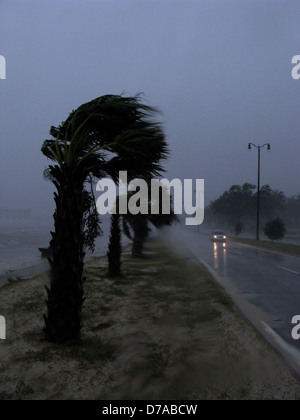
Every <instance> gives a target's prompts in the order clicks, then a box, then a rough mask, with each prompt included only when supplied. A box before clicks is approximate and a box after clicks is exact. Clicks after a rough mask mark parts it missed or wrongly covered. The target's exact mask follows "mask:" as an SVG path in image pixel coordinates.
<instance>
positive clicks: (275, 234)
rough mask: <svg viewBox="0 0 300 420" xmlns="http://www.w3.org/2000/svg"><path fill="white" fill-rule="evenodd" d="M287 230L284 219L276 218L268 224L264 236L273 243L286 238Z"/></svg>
mask: <svg viewBox="0 0 300 420" xmlns="http://www.w3.org/2000/svg"><path fill="white" fill-rule="evenodd" d="M285 232H286V229H285V224H284V222H283V220H282V219H280V218H279V217H276V218H275V219H273V220H271V221H269V222H268V223H266V225H265V227H264V234H265V235H266V236H267V237H268V238H269V239H270V240H271V241H272V242H273V241H278V240H280V239H283V238H284V235H285Z"/></svg>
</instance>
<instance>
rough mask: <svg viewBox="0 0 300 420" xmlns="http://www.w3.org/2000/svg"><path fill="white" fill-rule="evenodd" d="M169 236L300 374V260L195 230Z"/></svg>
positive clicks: (177, 230)
mask: <svg viewBox="0 0 300 420" xmlns="http://www.w3.org/2000/svg"><path fill="white" fill-rule="evenodd" d="M167 236H168V240H170V241H171V242H172V244H173V245H174V244H177V245H176V246H177V247H178V249H180V250H182V249H185V251H186V252H187V253H190V254H191V255H192V256H193V257H195V258H198V259H199V260H201V261H203V262H204V263H205V264H206V265H207V267H208V268H209V269H210V271H211V272H212V274H214V275H215V276H216V277H217V279H218V280H219V281H220V283H221V284H222V285H223V286H224V287H225V288H226V289H227V291H228V292H229V294H230V295H231V296H232V297H233V299H234V301H235V302H236V304H237V306H238V307H239V308H240V310H241V311H242V312H243V313H244V314H245V315H246V316H247V318H248V319H249V320H250V321H251V322H252V323H253V324H254V325H255V327H256V328H257V329H258V330H259V331H260V332H261V333H263V334H264V336H265V337H266V338H267V339H268V341H270V342H271V344H272V345H273V346H274V347H275V348H276V349H277V350H278V351H279V352H280V353H281V354H282V355H283V356H284V357H285V358H288V359H293V360H292V364H293V368H294V369H295V370H297V371H298V370H299V374H300V340H299V341H296V340H294V339H293V338H292V335H291V332H292V329H293V328H294V325H292V323H291V321H292V318H293V317H294V316H295V315H300V258H297V257H292V256H288V255H282V254H277V253H273V252H269V251H265V250H262V249H257V248H253V247H249V246H245V245H243V244H238V243H236V242H231V241H228V242H227V244H226V246H223V244H222V243H217V244H214V243H212V242H211V241H210V237H209V236H205V235H203V234H201V233H198V232H197V231H195V230H192V229H190V228H183V227H178V228H175V229H172V230H170V232H169V233H168V235H167ZM290 361H291V360H290Z"/></svg>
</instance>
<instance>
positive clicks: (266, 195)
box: [210, 183, 286, 227]
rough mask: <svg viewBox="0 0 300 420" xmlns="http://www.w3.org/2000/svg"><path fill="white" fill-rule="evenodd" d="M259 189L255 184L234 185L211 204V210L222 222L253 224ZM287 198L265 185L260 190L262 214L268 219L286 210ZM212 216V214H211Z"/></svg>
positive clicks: (262, 216) (263, 217)
mask: <svg viewBox="0 0 300 420" xmlns="http://www.w3.org/2000/svg"><path fill="white" fill-rule="evenodd" d="M256 203H257V189H256V186H255V185H252V184H249V183H245V184H244V185H242V186H240V185H233V186H232V187H231V188H229V190H228V191H225V192H224V193H223V194H222V195H221V196H220V197H219V198H218V199H217V200H215V201H213V202H212V203H211V205H210V212H211V214H212V215H214V216H215V218H217V219H218V220H219V221H220V222H221V223H222V224H224V225H227V226H232V227H235V226H236V224H237V223H239V222H241V223H244V224H248V225H251V224H252V223H254V222H255V220H256ZM285 205H286V198H285V196H284V194H283V192H281V191H277V190H272V188H271V187H270V186H269V185H264V186H263V187H262V188H261V190H260V216H261V219H262V220H263V221H264V220H267V219H270V218H274V217H276V216H277V215H280V214H282V213H283V212H284V209H285ZM211 217H212V216H211Z"/></svg>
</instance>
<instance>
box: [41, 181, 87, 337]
mask: <svg viewBox="0 0 300 420" xmlns="http://www.w3.org/2000/svg"><path fill="white" fill-rule="evenodd" d="M56 187H57V190H58V192H57V193H54V196H55V203H56V211H55V213H54V227H55V229H54V230H55V231H54V232H51V234H52V240H51V242H50V246H51V249H52V252H53V257H52V259H49V261H50V266H51V270H50V275H51V282H50V289H49V288H47V287H46V289H47V293H48V300H47V301H46V303H47V308H48V314H47V316H46V315H44V320H45V324H46V327H45V328H44V332H45V335H46V340H47V341H50V342H65V341H69V340H74V339H77V338H78V337H79V334H80V329H81V311H82V304H83V301H84V299H83V284H84V280H85V279H84V278H83V277H82V272H83V264H84V252H83V243H84V232H83V211H82V209H83V205H82V204H83V203H82V192H83V185H82V184H81V183H79V185H78V184H77V185H74V182H70V181H68V180H66V181H65V182H61V183H60V184H59V185H58V184H56Z"/></svg>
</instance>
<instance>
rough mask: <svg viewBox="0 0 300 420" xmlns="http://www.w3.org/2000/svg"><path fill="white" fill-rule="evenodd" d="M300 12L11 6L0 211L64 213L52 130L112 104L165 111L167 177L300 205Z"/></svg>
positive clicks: (281, 2) (279, 0)
mask: <svg viewBox="0 0 300 420" xmlns="http://www.w3.org/2000/svg"><path fill="white" fill-rule="evenodd" d="M299 17H300V2H299V0H296V1H290V0H260V1H256V0H250V1H247V0H218V1H217V0H215V1H214V0H207V1H206V0H194V1H192V0H181V1H178V0H169V1H168V0H136V1H134V0H98V1H89V0H81V1H79V0H78V1H76V0H73V1H71V0H69V1H68V0H60V1H55V0H48V1H47V0H38V1H32V0H21V1H18V0H14V1H11V0H3V1H0V55H3V56H5V58H6V66H7V69H6V72H7V74H6V76H7V78H6V80H0V138H1V146H0V159H1V168H0V207H17V206H19V207H31V208H33V209H36V210H38V211H40V210H41V211H43V212H47V211H48V209H52V207H53V199H52V194H51V191H52V187H51V185H50V184H49V183H47V182H46V181H44V179H43V176H42V173H43V170H44V168H45V167H46V165H47V160H46V159H45V158H44V156H43V155H42V154H41V152H40V147H41V144H42V141H43V140H44V139H45V138H48V137H49V136H48V132H49V127H50V126H51V125H57V124H59V123H60V122H61V121H63V120H64V119H65V118H66V117H67V116H68V114H69V112H70V111H71V110H72V109H74V108H76V107H78V106H79V105H80V104H82V103H83V102H87V101H89V100H91V99H93V98H95V97H97V96H101V95H104V94H121V93H122V92H124V94H127V95H135V94H136V93H138V92H144V94H145V101H146V102H147V103H148V104H150V105H153V106H157V107H158V108H160V110H161V111H162V115H161V120H162V121H163V124H164V129H165V133H166V135H167V138H168V142H169V144H170V148H171V150H172V154H171V157H170V160H169V161H168V163H167V169H168V172H167V175H166V176H167V177H168V178H169V179H172V178H177V177H179V178H182V179H184V178H194V179H195V178H204V179H205V204H206V205H207V204H208V203H209V201H210V200H213V199H215V198H217V197H218V195H219V194H221V193H222V192H223V191H224V190H225V189H227V188H229V187H230V186H231V185H232V184H235V183H238V184H241V183H244V182H252V183H256V171H257V152H256V151H254V150H253V151H251V152H249V151H248V150H247V144H248V142H249V141H251V142H254V143H256V144H264V143H266V142H270V143H271V145H272V151H271V152H267V151H266V150H264V151H263V153H262V183H263V184H266V183H268V184H270V185H271V186H272V187H273V188H276V189H279V190H283V191H284V192H285V193H286V194H287V195H294V194H298V193H300V181H299V157H300V80H294V79H293V78H292V77H291V70H292V67H293V65H292V64H291V60H292V57H293V56H294V55H298V54H300V25H299Z"/></svg>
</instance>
